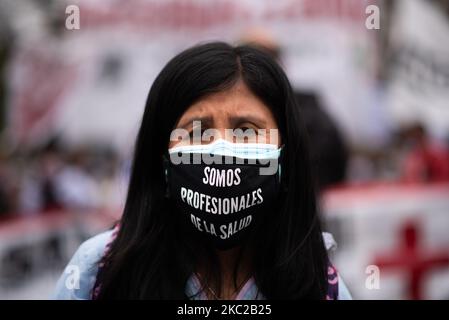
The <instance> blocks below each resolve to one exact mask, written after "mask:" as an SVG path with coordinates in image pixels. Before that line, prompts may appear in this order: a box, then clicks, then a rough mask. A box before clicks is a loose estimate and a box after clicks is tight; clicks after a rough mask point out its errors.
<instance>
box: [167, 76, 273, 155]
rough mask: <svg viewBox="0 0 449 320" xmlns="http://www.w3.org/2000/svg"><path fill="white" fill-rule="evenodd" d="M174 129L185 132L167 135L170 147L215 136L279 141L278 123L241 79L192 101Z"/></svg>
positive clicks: (210, 138)
mask: <svg viewBox="0 0 449 320" xmlns="http://www.w3.org/2000/svg"><path fill="white" fill-rule="evenodd" d="M175 129H181V130H177V131H179V132H183V134H182V135H184V136H182V135H180V134H177V135H175V136H176V138H175V139H170V140H171V141H170V144H169V148H172V147H174V146H180V145H186V144H198V143H202V144H207V143H211V142H213V141H214V140H216V139H226V140H228V141H230V142H253V143H268V144H276V145H278V146H280V143H281V141H280V135H279V132H278V126H277V123H276V121H275V119H274V116H273V114H272V113H271V111H270V109H269V108H268V107H267V106H266V105H265V104H264V103H263V102H262V101H261V100H260V99H259V98H258V97H257V96H255V95H254V94H253V93H252V92H251V91H250V90H249V89H248V87H247V86H246V85H245V84H244V83H243V82H242V81H239V82H238V83H236V85H234V86H233V87H232V88H230V89H228V90H226V91H222V92H218V93H214V94H211V95H209V96H206V97H204V98H203V99H201V100H199V101H198V102H196V103H194V104H193V105H191V106H190V107H189V108H188V109H187V110H186V111H185V112H184V114H183V115H182V116H181V118H180V119H179V121H178V123H177V124H176V126H175ZM236 129H240V130H236ZM231 132H232V133H233V134H231ZM198 133H199V134H200V137H201V140H199V138H198V136H196V137H197V138H196V139H195V138H194V137H195V135H196V134H198ZM186 136H187V137H186Z"/></svg>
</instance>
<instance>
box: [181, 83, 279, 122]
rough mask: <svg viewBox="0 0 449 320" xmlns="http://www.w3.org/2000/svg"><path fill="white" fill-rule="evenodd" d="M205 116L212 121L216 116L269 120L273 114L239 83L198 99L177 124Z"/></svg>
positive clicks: (204, 117)
mask: <svg viewBox="0 0 449 320" xmlns="http://www.w3.org/2000/svg"><path fill="white" fill-rule="evenodd" d="M206 118H210V119H209V120H212V121H213V120H214V119H217V118H228V119H232V118H253V119H255V120H258V121H264V122H267V121H268V122H269V121H270V120H272V119H273V115H272V113H271V111H270V109H269V107H268V106H266V105H265V104H264V103H263V102H262V101H261V100H260V99H259V98H258V97H257V96H256V95H254V94H253V93H252V92H251V91H250V90H249V89H248V88H247V87H246V85H244V84H240V85H236V86H234V87H232V88H230V89H228V90H226V91H222V92H217V93H213V94H210V95H208V96H206V97H204V98H202V99H200V100H198V101H197V102H195V103H194V104H192V105H191V106H190V107H189V108H188V109H187V110H186V111H185V112H184V114H183V115H182V116H181V119H180V121H179V122H178V124H179V125H181V126H182V125H185V124H186V123H185V122H191V121H193V120H201V119H206ZM273 120H274V119H273Z"/></svg>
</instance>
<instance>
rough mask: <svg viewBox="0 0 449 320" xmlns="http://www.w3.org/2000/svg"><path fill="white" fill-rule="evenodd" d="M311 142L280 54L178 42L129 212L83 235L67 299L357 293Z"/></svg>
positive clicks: (66, 278) (62, 285) (151, 106)
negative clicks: (347, 275)
mask: <svg viewBox="0 0 449 320" xmlns="http://www.w3.org/2000/svg"><path fill="white" fill-rule="evenodd" d="M307 151H308V149H307V144H306V133H305V131H304V128H303V124H302V122H301V113H300V109H299V108H298V107H297V105H296V104H295V97H294V95H293V93H292V89H291V87H290V84H289V82H288V79H287V77H286V75H285V74H284V72H283V71H282V69H281V68H280V67H279V66H278V65H277V64H276V62H275V61H274V60H273V59H272V58H271V57H270V56H269V55H268V54H266V53H264V52H262V51H260V50H257V49H255V48H252V47H250V46H238V47H232V46H230V45H228V44H225V43H209V44H204V45H199V46H196V47H193V48H190V49H188V50H186V51H184V52H182V53H180V54H179V55H177V56H176V57H174V58H173V59H172V60H171V61H170V62H169V63H168V64H167V65H166V66H165V68H164V69H163V70H162V71H161V73H160V74H159V75H158V77H157V78H156V80H155V82H154V84H153V85H152V88H151V90H150V93H149V95H148V99H147V103H146V107H145V112H144V115H143V119H142V123H141V127H140V131H139V133H138V136H137V142H136V145H135V154H134V161H133V167H132V173H131V178H130V184H129V190H128V195H127V200H126V205H125V209H124V212H123V216H122V219H121V221H120V223H119V224H118V225H117V226H116V228H115V229H114V230H111V231H109V232H106V233H103V234H101V235H98V236H96V237H94V238H92V239H90V240H88V241H86V242H85V243H84V244H82V245H81V247H80V248H79V249H78V251H77V252H76V253H75V255H74V257H73V258H72V260H71V262H70V263H69V265H68V266H67V268H66V270H65V272H64V274H63V276H62V277H61V279H60V281H59V283H58V286H57V292H56V297H57V298H63V299H64V298H74V299H77V298H78V299H91V298H93V299H186V298H187V299H302V298H306V299H326V298H327V299H337V298H345V297H346V298H348V297H349V294H348V293H347V290H346V288H345V286H344V285H343V283H342V282H341V280H340V279H339V277H338V276H337V274H336V271H335V269H334V268H333V266H332V265H331V264H330V262H329V258H328V255H327V251H326V246H327V247H328V248H329V247H330V246H331V241H327V243H325V241H324V240H323V235H322V233H321V229H320V222H319V219H318V215H317V206H316V199H315V194H314V188H313V181H312V177H311V173H310V164H309V162H308V152H307ZM77 280H79V281H77ZM338 280H340V281H338Z"/></svg>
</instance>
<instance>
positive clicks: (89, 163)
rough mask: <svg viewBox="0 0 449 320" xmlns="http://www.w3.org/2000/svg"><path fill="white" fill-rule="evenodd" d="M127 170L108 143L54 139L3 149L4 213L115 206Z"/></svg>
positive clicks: (0, 193) (0, 206) (0, 209)
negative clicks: (29, 147) (28, 147)
mask: <svg viewBox="0 0 449 320" xmlns="http://www.w3.org/2000/svg"><path fill="white" fill-rule="evenodd" d="M126 172H127V170H126V166H125V162H124V161H123V159H121V158H120V157H119V155H118V154H117V152H115V151H114V149H112V148H108V147H106V146H98V145H91V146H89V145H83V146H78V147H67V146H66V145H64V144H63V143H62V142H61V141H60V140H58V139H57V138H53V139H51V140H50V141H48V142H47V143H45V144H44V145H42V146H40V147H37V148H35V149H32V150H27V151H16V152H12V153H10V154H8V153H6V152H5V151H4V150H2V153H1V155H0V216H1V217H8V216H13V215H32V214H36V213H42V212H48V211H54V210H58V209H63V210H67V211H68V210H70V211H86V210H89V209H99V208H102V209H114V210H117V209H118V208H119V207H120V205H121V202H122V200H123V195H122V194H121V190H120V186H121V185H122V184H123V181H122V179H126Z"/></svg>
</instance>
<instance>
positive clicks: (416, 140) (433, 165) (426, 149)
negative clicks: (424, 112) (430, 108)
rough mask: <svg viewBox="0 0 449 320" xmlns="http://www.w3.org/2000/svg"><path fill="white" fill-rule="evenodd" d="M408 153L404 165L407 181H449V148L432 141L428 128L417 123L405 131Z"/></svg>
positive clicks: (404, 136) (404, 137)
mask: <svg viewBox="0 0 449 320" xmlns="http://www.w3.org/2000/svg"><path fill="white" fill-rule="evenodd" d="M403 139H404V144H405V146H406V148H407V149H408V151H407V154H406V156H405V158H404V160H403V165H402V179H403V181H405V182H412V183H416V182H423V183H432V182H448V181H449V150H448V148H447V147H446V146H445V145H444V144H439V143H437V142H435V141H432V140H431V139H430V137H429V136H428V134H427V132H426V128H425V127H424V126H423V125H422V124H420V123H415V124H412V125H410V126H409V127H407V128H406V129H405V130H404V131H403Z"/></svg>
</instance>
